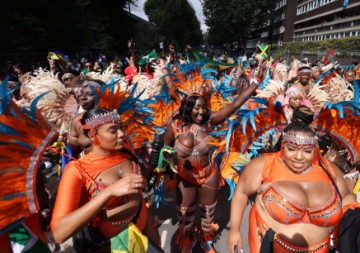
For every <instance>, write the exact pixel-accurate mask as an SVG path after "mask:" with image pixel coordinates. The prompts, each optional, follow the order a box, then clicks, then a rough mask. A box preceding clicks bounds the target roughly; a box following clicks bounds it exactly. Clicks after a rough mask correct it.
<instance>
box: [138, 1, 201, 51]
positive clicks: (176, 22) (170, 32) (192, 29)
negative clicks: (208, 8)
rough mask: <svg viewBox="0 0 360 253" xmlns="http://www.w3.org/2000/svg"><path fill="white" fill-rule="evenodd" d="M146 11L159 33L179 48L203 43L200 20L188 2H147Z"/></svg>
mask: <svg viewBox="0 0 360 253" xmlns="http://www.w3.org/2000/svg"><path fill="white" fill-rule="evenodd" d="M144 10H145V13H146V15H148V17H149V20H150V21H151V22H153V23H155V25H156V27H157V29H158V31H159V33H160V34H161V35H163V36H165V38H166V41H167V42H168V43H171V42H174V44H175V46H176V47H177V48H184V47H185V46H186V45H187V44H190V45H193V46H198V45H199V44H200V43H201V42H202V33H201V29H200V23H199V20H198V19H197V18H196V15H195V11H194V9H193V8H192V7H191V5H190V4H189V2H188V1H187V0H171V1H168V0H147V1H146V2H145V5H144Z"/></svg>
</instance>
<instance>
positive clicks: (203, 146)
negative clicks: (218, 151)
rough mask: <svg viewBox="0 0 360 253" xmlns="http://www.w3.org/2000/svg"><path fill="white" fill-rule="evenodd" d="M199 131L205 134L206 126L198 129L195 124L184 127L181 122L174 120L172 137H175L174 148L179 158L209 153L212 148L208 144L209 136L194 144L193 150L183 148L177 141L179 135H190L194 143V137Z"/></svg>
mask: <svg viewBox="0 0 360 253" xmlns="http://www.w3.org/2000/svg"><path fill="white" fill-rule="evenodd" d="M199 131H203V132H206V133H207V132H208V126H206V125H205V126H202V127H199V126H198V125H195V124H193V125H186V124H184V123H183V121H182V120H175V123H174V132H175V133H174V135H175V144H174V148H175V150H176V152H177V153H178V155H179V156H180V157H188V156H191V155H203V154H208V153H209V151H210V149H211V147H212V146H211V145H209V144H208V141H209V138H210V136H206V137H205V138H204V139H202V140H201V141H200V142H199V143H198V144H196V145H195V146H194V147H193V148H188V147H187V146H185V145H184V144H182V143H181V142H180V141H179V140H178V137H179V136H180V135H185V136H186V135H188V134H190V133H192V134H193V136H194V142H195V139H196V136H197V134H198V132H199Z"/></svg>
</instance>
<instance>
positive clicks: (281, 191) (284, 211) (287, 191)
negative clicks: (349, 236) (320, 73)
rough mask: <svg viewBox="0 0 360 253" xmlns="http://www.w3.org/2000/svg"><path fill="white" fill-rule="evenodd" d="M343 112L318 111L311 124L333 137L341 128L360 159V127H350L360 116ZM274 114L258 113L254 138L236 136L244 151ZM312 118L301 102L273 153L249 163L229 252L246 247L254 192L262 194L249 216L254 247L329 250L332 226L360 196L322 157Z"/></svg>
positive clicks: (351, 150)
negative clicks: (244, 231)
mask: <svg viewBox="0 0 360 253" xmlns="http://www.w3.org/2000/svg"><path fill="white" fill-rule="evenodd" d="M355 110H356V108H355ZM339 112H340V113H339V114H337V113H336V110H335V109H326V110H324V111H322V112H320V114H319V116H318V118H317V120H316V121H315V122H313V127H314V128H315V130H317V131H325V132H327V133H329V134H332V135H333V136H339V133H341V136H342V139H343V140H344V142H343V144H345V145H347V150H348V151H349V153H351V157H352V158H353V159H357V157H358V154H359V147H358V143H357V142H358V141H357V140H353V139H354V138H355V139H357V136H358V135H359V131H358V130H357V129H354V130H350V129H352V128H353V126H354V124H358V123H357V122H359V117H358V116H356V114H353V113H352V112H349V111H347V112H346V113H345V112H343V114H342V113H341V110H340V109H339ZM274 114H276V113H274ZM265 115H266V116H265ZM332 115H336V116H332ZM271 116H272V115H271V114H269V113H266V114H264V113H260V114H259V116H258V117H257V119H256V120H255V121H256V122H257V123H258V124H257V127H258V129H262V130H259V131H253V133H248V134H249V136H250V137H245V136H244V137H240V136H238V137H240V139H241V141H240V142H241V143H242V144H241V145H243V146H242V147H241V150H242V151H244V150H246V148H245V146H246V147H248V146H249V143H251V142H253V141H254V140H255V139H256V136H259V135H260V134H261V133H256V132H261V131H264V129H267V130H269V129H270V128H273V127H276V126H277V125H278V124H279V123H280V122H278V123H276V120H272V121H273V123H272V124H271V125H270V124H269V123H270V121H271V120H270V121H268V122H262V119H264V117H271ZM274 116H275V117H274V118H276V115H274ZM341 116H342V117H341ZM313 117H314V114H313V112H312V111H311V110H310V109H309V108H308V107H305V106H300V107H297V108H296V109H295V111H294V114H293V120H292V121H291V123H290V124H289V125H288V126H286V127H285V129H284V130H283V131H282V134H281V137H280V139H279V141H278V145H276V148H275V152H274V153H266V154H264V155H261V156H259V157H257V158H255V159H253V160H252V161H250V163H249V164H248V165H247V166H246V167H245V170H244V171H243V172H242V174H241V176H240V178H239V181H238V183H237V187H236V190H235V193H234V195H233V200H232V203H231V219H230V232H229V235H228V248H229V251H230V252H236V251H235V250H236V249H238V250H241V249H242V247H243V243H244V242H243V241H242V237H241V234H240V225H241V220H242V217H243V213H244V209H245V206H246V204H247V200H248V196H250V195H252V194H254V193H257V194H258V195H257V197H256V200H255V204H254V205H253V207H252V209H251V213H250V218H249V220H250V227H249V243H250V250H251V252H260V249H261V250H264V252H267V251H266V250H272V251H273V252H329V250H330V247H331V242H330V237H331V236H332V235H334V228H335V227H336V226H337V225H339V224H340V221H341V220H342V218H343V215H344V213H345V212H346V211H347V210H348V209H354V208H355V206H356V204H354V203H355V202H356V201H355V198H354V195H352V194H351V193H350V192H349V190H348V189H347V187H346V184H345V181H344V179H343V174H342V173H341V171H340V170H339V169H338V167H337V166H336V165H335V164H333V163H331V162H329V161H328V160H327V159H324V158H323V157H322V156H321V153H320V150H319V147H318V142H317V136H316V134H315V132H314V130H313V128H312V127H310V126H309V125H310V124H311V123H312V121H313ZM281 124H283V123H281ZM247 129H248V128H247ZM248 130H249V129H248ZM246 139H251V140H247V141H245V140H246ZM241 145H240V146H241Z"/></svg>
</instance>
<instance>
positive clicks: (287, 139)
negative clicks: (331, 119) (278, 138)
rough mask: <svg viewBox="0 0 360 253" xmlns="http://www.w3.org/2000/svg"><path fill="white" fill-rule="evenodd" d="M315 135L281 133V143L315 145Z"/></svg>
mask: <svg viewBox="0 0 360 253" xmlns="http://www.w3.org/2000/svg"><path fill="white" fill-rule="evenodd" d="M317 139H318V137H317V136H307V135H305V136H303V135H302V136H300V135H296V134H292V133H285V132H283V133H282V143H292V144H295V145H301V146H304V145H305V146H306V145H310V146H316V144H317Z"/></svg>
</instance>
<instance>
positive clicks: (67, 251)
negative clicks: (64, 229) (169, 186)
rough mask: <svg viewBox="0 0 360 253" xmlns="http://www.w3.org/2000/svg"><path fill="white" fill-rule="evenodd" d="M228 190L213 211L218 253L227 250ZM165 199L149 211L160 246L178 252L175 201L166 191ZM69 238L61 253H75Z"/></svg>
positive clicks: (246, 249)
mask: <svg viewBox="0 0 360 253" xmlns="http://www.w3.org/2000/svg"><path fill="white" fill-rule="evenodd" d="M228 196H229V191H228V188H227V186H225V187H223V188H222V189H221V190H220V195H219V200H218V204H217V208H216V213H215V222H216V223H218V224H219V226H220V228H219V230H218V236H217V239H216V241H215V249H216V251H217V252H218V253H226V252H228V250H227V243H226V240H227V235H228V231H229V219H230V201H228V200H227V198H228ZM166 200H167V202H168V204H167V205H164V204H160V206H159V208H158V209H157V208H156V207H155V204H152V206H151V211H152V213H153V214H154V215H155V216H156V218H157V219H158V221H159V233H160V237H161V248H162V249H164V251H165V252H166V253H179V252H180V250H179V249H178V248H177V246H176V245H175V233H176V231H177V222H178V219H177V215H176V202H175V197H174V196H173V194H172V193H168V195H167V197H166ZM249 207H250V205H248V206H247V208H246V210H245V213H244V216H245V217H244V219H243V221H244V222H243V224H242V226H241V232H242V236H243V241H244V242H245V244H244V253H246V252H249V246H248V244H247V230H248V216H249V210H250V208H249ZM197 221H200V217H199V214H197ZM71 244H72V243H71V239H70V240H68V241H67V242H65V243H64V244H62V245H61V249H62V250H61V252H62V253H75V251H74V250H73V249H72V246H71ZM193 252H194V253H197V252H199V253H200V252H203V250H202V249H201V247H200V245H199V243H197V245H196V246H195V248H194V250H193Z"/></svg>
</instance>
